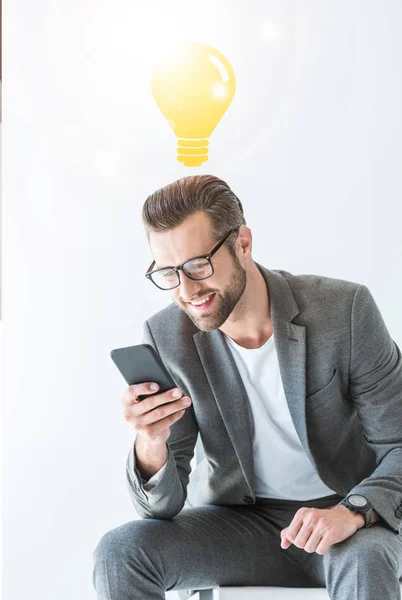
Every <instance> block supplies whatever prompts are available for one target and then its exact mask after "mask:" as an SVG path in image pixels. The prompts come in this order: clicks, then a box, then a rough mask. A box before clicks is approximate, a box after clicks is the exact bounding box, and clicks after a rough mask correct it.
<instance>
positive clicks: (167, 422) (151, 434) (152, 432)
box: [142, 410, 186, 440]
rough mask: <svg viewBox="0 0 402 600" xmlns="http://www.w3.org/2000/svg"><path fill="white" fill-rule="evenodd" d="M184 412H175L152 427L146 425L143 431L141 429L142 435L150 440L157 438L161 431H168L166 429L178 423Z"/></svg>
mask: <svg viewBox="0 0 402 600" xmlns="http://www.w3.org/2000/svg"><path fill="white" fill-rule="evenodd" d="M185 412H186V411H185V410H181V411H179V412H175V413H174V414H173V415H169V416H168V417H165V418H164V419H161V420H160V421H157V422H156V423H153V424H152V425H148V426H147V427H146V428H145V429H142V433H143V435H145V436H146V437H148V438H149V439H151V440H152V439H153V438H155V437H159V436H160V435H161V433H162V432H163V431H165V430H166V429H168V427H171V426H172V425H173V424H174V423H175V422H176V421H179V420H180V419H181V418H182V416H183V415H184V413H185Z"/></svg>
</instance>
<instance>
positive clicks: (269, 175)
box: [3, 0, 402, 600]
mask: <svg viewBox="0 0 402 600" xmlns="http://www.w3.org/2000/svg"><path fill="white" fill-rule="evenodd" d="M3 10H4V25H3V29H4V39H5V42H4V47H5V52H4V81H5V82H6V83H5V84H4V85H3V121H4V126H3V140H4V144H3V147H4V150H3V184H4V187H3V199H4V203H3V211H4V212H3V218H4V279H3V283H4V304H3V316H4V351H5V352H4V354H5V357H4V397H5V402H4V417H5V427H4V452H5V459H4V488H5V492H4V503H3V509H4V516H3V533H4V549H3V552H4V573H3V583H4V598H5V600H17V599H18V600H19V599H20V598H41V600H54V599H55V598H57V600H72V599H73V598H74V600H88V599H89V598H93V599H94V598H95V592H94V590H93V588H92V552H93V550H94V548H95V546H96V544H97V542H98V541H99V539H100V537H101V536H102V535H103V534H104V533H105V532H106V531H108V530H110V529H111V528H113V527H116V526H118V525H120V524H122V523H124V522H127V521H129V520H132V519H135V518H138V516H137V515H136V513H135V512H134V509H133V507H132V505H131V502H130V499H129V496H128V491H127V489H126V483H125V461H126V457H127V454H128V451H129V448H130V446H131V444H132V439H133V431H132V429H131V428H130V425H129V424H127V423H126V422H125V421H124V419H123V416H122V411H121V407H120V398H121V396H122V394H123V392H124V390H125V383H124V381H123V379H122V378H121V376H120V374H119V373H118V371H117V369H116V367H115V366H114V365H113V363H112V361H111V359H110V357H109V352H110V350H111V349H112V348H116V347H121V346H126V345H131V344H135V343H139V342H140V341H141V331H142V323H143V321H144V319H145V318H146V317H147V316H149V315H150V314H152V313H153V312H155V311H156V310H158V309H159V308H162V307H163V306H165V305H166V304H167V303H168V302H169V296H168V295H166V294H164V293H163V292H159V291H158V290H157V289H156V288H153V287H152V285H151V284H150V283H149V282H147V281H146V279H145V277H144V275H143V274H144V272H145V270H146V269H147V267H148V266H149V264H150V262H151V259H152V258H151V255H150V252H149V249H148V246H147V243H146V238H145V234H144V233H143V229H142V225H141V208H142V204H143V202H144V200H145V198H146V196H147V195H148V194H149V193H151V192H152V191H154V190H155V189H156V188H158V187H160V186H162V185H164V184H166V183H168V182H170V181H172V180H174V179H177V178H179V177H182V176H184V175H189V174H192V173H212V174H215V175H218V176H220V177H222V178H223V179H225V180H226V181H227V182H228V183H229V185H230V186H231V187H232V188H233V190H234V191H235V193H236V194H237V195H238V196H239V197H240V198H241V200H242V202H243V205H244V209H245V214H246V219H247V223H248V225H249V226H250V227H251V229H252V231H253V235H254V252H253V255H254V258H255V260H257V261H258V262H260V263H262V264H263V265H265V266H267V267H268V268H271V269H285V270H287V271H290V272H293V273H317V274H323V275H328V276H332V277H338V278H341V279H348V280H352V281H356V282H359V283H364V284H365V285H367V286H368V287H369V288H370V290H371V292H372V293H373V295H374V298H375V299H376V301H377V304H378V306H379V308H380V310H381V312H382V314H383V316H384V319H385V321H386V324H387V325H388V328H389V330H390V332H391V334H392V337H393V338H394V339H395V341H396V342H397V343H398V344H399V345H401V344H402V321H401V319H400V306H401V300H402V269H401V258H402V236H401V217H402V209H401V197H402V170H401V163H402V135H401V134H402V110H401V106H402V77H401V71H402V37H401V35H400V32H401V25H402V5H401V3H400V2H399V1H397V0H386V1H385V2H383V3H379V2H375V1H367V0H337V1H336V2H326V1H318V0H305V1H304V2H297V1H296V0H294V1H292V0H276V1H270V2H269V1H262V0H261V1H254V2H245V1H238V2H229V1H227V2H218V1H217V2H210V1H207V0H204V1H203V2H201V3H198V4H195V3H192V2H178V1H176V2H174V1H171V0H170V1H167V2H166V1H165V2H156V1H155V2H150V3H148V4H147V5H146V6H144V4H143V3H142V2H134V1H132V0H131V1H128V0H127V1H123V0H113V2H112V1H109V2H100V1H99V0H86V1H84V0H68V1H67V0H48V1H45V0H36V2H32V1H31V0H15V1H14V2H12V3H11V2H10V3H7V4H6V6H4V9H3ZM181 40H183V41H185V40H186V41H200V42H203V43H208V44H211V45H213V46H215V47H216V48H217V49H218V50H219V51H221V52H223V54H225V56H226V57H227V58H228V59H229V60H230V62H231V64H232V66H233V68H234V71H235V74H236V78H237V91H236V93H235V96H234V99H233V102H232V104H231V106H230V107H229V109H228V111H227V113H226V115H225V116H224V117H223V119H222V121H221V123H220V124H219V125H218V127H217V128H216V130H215V132H214V133H213V135H212V137H211V139H210V159H209V161H208V162H207V163H206V164H204V166H203V167H201V168H193V169H188V168H186V167H184V166H183V165H181V164H180V163H178V162H177V161H176V159H175V152H176V139H175V137H174V134H173V132H172V130H171V129H170V128H169V126H168V125H167V123H166V121H165V119H164V118H163V117H162V115H161V114H160V112H159V110H158V108H157V106H156V104H155V102H154V100H153V98H152V95H151V92H150V76H151V71H152V66H153V65H154V64H155V61H156V60H157V59H158V57H161V56H163V54H164V52H165V50H164V48H165V45H166V44H168V43H169V42H172V41H181ZM169 597H172V598H173V597H176V594H175V593H172V594H169Z"/></svg>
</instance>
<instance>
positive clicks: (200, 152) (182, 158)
mask: <svg viewBox="0 0 402 600" xmlns="http://www.w3.org/2000/svg"><path fill="white" fill-rule="evenodd" d="M208 145H209V141H208V140H188V139H187V140H178V142H177V160H178V161H179V162H181V163H183V164H184V165H185V166H186V167H200V166H201V165H202V163H204V162H206V161H207V160H208Z"/></svg>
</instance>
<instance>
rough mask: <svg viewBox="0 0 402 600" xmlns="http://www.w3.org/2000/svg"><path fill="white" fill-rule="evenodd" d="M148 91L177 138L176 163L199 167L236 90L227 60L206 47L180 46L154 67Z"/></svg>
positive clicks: (190, 44)
mask: <svg viewBox="0 0 402 600" xmlns="http://www.w3.org/2000/svg"><path fill="white" fill-rule="evenodd" d="M151 89H152V94H153V96H154V98H155V101H156V103H157V105H158V107H159V109H160V111H161V112H162V114H163V115H164V117H165V118H166V119H167V121H168V123H169V125H170V126H171V128H172V129H173V131H174V133H175V134H176V136H177V137H178V138H179V140H178V145H177V160H178V161H180V162H182V163H183V164H184V165H185V166H200V165H202V163H203V162H206V161H207V160H208V145H209V141H208V138H209V137H210V136H211V134H212V132H213V131H214V129H215V127H216V126H217V124H218V123H219V121H220V120H221V118H222V116H223V115H224V114H225V112H226V110H227V108H228V107H229V104H230V103H231V101H232V98H233V95H234V93H235V89H236V80H235V76H234V71H233V68H232V66H231V64H230V63H229V61H228V60H227V58H225V56H223V54H221V53H220V52H219V51H218V50H216V48H213V47H212V46H209V45H207V44H199V43H188V44H182V45H181V46H178V47H176V48H175V49H174V50H173V51H171V52H170V53H169V54H168V55H167V56H166V57H165V58H164V59H163V60H161V62H160V63H159V64H158V65H157V66H156V67H155V69H154V71H153V73H152V80H151Z"/></svg>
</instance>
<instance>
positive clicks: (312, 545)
mask: <svg viewBox="0 0 402 600" xmlns="http://www.w3.org/2000/svg"><path fill="white" fill-rule="evenodd" d="M321 540H322V533H320V532H319V531H318V530H317V529H314V530H313V531H312V533H311V535H310V537H309V538H308V540H307V542H306V544H305V546H304V550H305V551H306V552H308V553H309V554H311V553H312V552H315V551H316V549H317V546H318V544H319V543H320V542H321Z"/></svg>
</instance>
